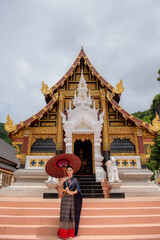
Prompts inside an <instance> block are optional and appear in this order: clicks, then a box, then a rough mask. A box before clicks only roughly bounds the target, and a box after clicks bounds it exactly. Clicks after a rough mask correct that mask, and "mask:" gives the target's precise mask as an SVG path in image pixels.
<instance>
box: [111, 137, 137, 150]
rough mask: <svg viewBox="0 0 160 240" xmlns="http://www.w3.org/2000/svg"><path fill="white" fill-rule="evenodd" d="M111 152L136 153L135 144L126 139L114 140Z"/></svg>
mask: <svg viewBox="0 0 160 240" xmlns="http://www.w3.org/2000/svg"><path fill="white" fill-rule="evenodd" d="M110 150H111V152H116V153H128V152H129V153H131V152H135V146H134V145H133V143H132V142H131V141H130V139H129V138H124V139H122V140H121V139H119V138H117V139H114V140H113V142H112V144H111V146H110Z"/></svg>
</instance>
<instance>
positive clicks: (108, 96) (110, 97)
mask: <svg viewBox="0 0 160 240" xmlns="http://www.w3.org/2000/svg"><path fill="white" fill-rule="evenodd" d="M113 96H114V95H113V93H110V92H109V91H107V99H108V100H109V101H110V102H111V100H112V98H113ZM112 107H113V109H114V110H115V107H114V106H113V104H112Z"/></svg>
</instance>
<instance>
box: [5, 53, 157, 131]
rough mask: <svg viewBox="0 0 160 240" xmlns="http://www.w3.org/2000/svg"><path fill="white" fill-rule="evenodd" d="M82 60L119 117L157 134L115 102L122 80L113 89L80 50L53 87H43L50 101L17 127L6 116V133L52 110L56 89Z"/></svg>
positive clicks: (120, 91)
mask: <svg viewBox="0 0 160 240" xmlns="http://www.w3.org/2000/svg"><path fill="white" fill-rule="evenodd" d="M82 58H83V59H84V63H85V64H86V65H88V67H89V69H90V70H91V72H92V74H93V75H95V76H96V77H97V79H98V80H99V81H100V83H101V85H102V86H104V87H105V88H106V90H107V91H106V92H107V96H106V97H107V99H108V101H109V102H110V103H111V105H112V107H113V108H114V109H116V110H117V111H118V112H120V113H121V115H122V116H123V117H124V118H126V119H128V120H129V121H131V122H132V123H134V124H136V125H137V126H140V127H143V128H145V129H146V130H148V131H151V132H153V133H154V132H157V130H154V127H153V126H152V125H149V124H148V123H146V122H143V121H141V120H139V119H138V118H136V117H134V116H133V115H131V114H129V113H128V112H126V111H125V110H124V109H122V108H121V107H120V106H119V104H118V103H117V102H116V101H115V96H116V95H117V96H120V95H121V93H122V92H123V89H124V88H123V85H122V80H121V81H120V83H119V85H118V84H117V86H116V88H114V87H113V86H112V85H111V84H109V83H108V82H107V81H106V80H105V79H104V78H103V77H102V76H101V75H100V74H99V73H98V72H97V70H96V69H95V68H94V67H93V65H92V64H91V62H90V60H89V59H88V57H87V55H86V54H85V52H84V50H83V49H81V51H80V53H79V55H78V56H77V58H76V60H75V61H74V63H73V65H72V66H71V67H70V69H69V70H68V71H67V72H66V74H65V75H64V76H63V77H62V78H61V79H60V80H59V81H58V82H57V83H56V84H55V85H54V86H53V87H51V88H50V89H49V90H48V86H47V85H45V84H44V83H43V85H45V89H42V92H43V93H44V95H45V96H47V95H48V96H50V98H51V100H50V101H49V102H48V104H47V105H46V106H45V107H44V108H43V109H42V110H41V111H39V112H38V113H37V114H35V115H34V116H32V117H30V118H29V119H27V120H25V121H23V122H20V123H19V124H17V125H14V126H13V121H12V120H11V119H10V117H9V116H8V119H7V122H8V124H7V122H6V125H5V127H6V130H7V131H8V132H17V131H18V130H19V129H21V128H23V127H27V126H30V125H31V124H32V123H33V122H35V120H38V119H41V118H42V117H43V116H44V114H45V113H46V112H47V111H48V110H50V109H52V108H53V107H54V105H55V104H56V102H57V100H58V89H59V88H60V87H62V86H63V85H64V83H65V81H66V80H67V79H68V78H69V77H70V76H71V75H72V74H73V71H74V70H75V68H76V67H77V65H79V64H80V61H81V59H82ZM11 121H12V122H11Z"/></svg>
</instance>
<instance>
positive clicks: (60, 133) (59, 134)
mask: <svg viewBox="0 0 160 240" xmlns="http://www.w3.org/2000/svg"><path fill="white" fill-rule="evenodd" d="M64 100H65V92H64V89H61V90H60V95H59V102H58V119H57V120H58V125H57V144H56V152H57V155H58V154H60V153H63V125H62V118H61V114H60V111H61V112H62V113H64Z"/></svg>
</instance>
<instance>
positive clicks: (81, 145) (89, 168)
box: [74, 140, 93, 175]
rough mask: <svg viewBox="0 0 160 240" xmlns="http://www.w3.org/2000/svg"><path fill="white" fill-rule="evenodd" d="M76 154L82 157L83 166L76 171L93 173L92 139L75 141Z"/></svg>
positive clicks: (83, 173) (78, 173)
mask: <svg viewBox="0 0 160 240" xmlns="http://www.w3.org/2000/svg"><path fill="white" fill-rule="evenodd" d="M74 154H75V155H77V156H78V157H79V158H80V159H81V168H80V169H79V171H78V172H77V173H76V174H77V175H91V174H93V163H92V142H91V141H90V140H85V141H84V142H82V141H81V140H76V141H75V143H74Z"/></svg>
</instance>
